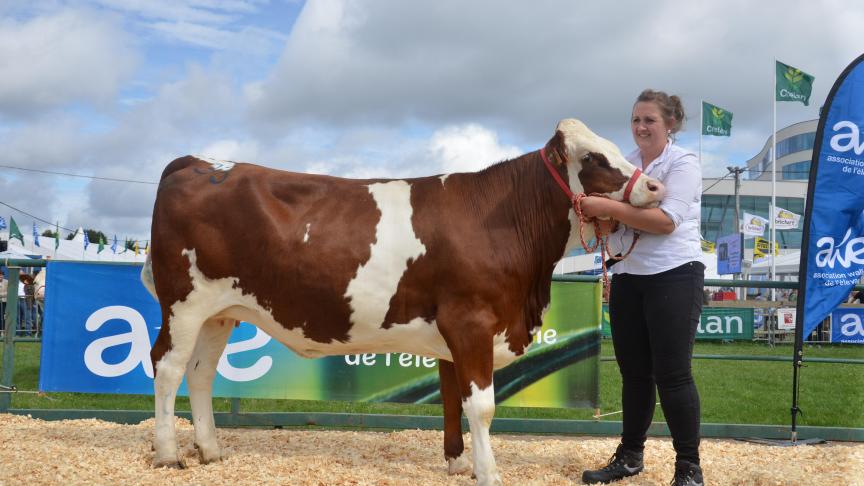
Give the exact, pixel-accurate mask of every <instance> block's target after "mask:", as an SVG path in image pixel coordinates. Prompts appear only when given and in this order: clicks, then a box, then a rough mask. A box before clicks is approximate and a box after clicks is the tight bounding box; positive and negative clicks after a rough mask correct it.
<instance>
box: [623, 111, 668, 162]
mask: <svg viewBox="0 0 864 486" xmlns="http://www.w3.org/2000/svg"><path fill="white" fill-rule="evenodd" d="M630 128H631V129H632V131H633V140H634V141H635V142H636V146H638V147H639V149H640V150H641V151H642V152H649V153H650V152H661V151H662V150H663V147H665V146H666V141H667V137H668V135H669V127H668V126H666V121H665V120H664V119H663V115H662V114H661V113H660V107H659V106H657V103H654V102H653V101H640V102H638V103H636V104H635V105H633V116H631V117H630Z"/></svg>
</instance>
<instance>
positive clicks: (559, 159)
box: [546, 130, 569, 165]
mask: <svg viewBox="0 0 864 486" xmlns="http://www.w3.org/2000/svg"><path fill="white" fill-rule="evenodd" d="M546 147H548V149H547V151H548V152H549V155H550V157H551V158H552V161H553V162H554V163H555V164H556V165H564V164H566V163H567V162H568V159H569V158H568V156H567V145H566V144H565V143H564V132H562V131H561V130H556V131H555V136H554V137H552V140H549V143H548V144H546Z"/></svg>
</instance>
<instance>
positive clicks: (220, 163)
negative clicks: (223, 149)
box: [193, 155, 234, 172]
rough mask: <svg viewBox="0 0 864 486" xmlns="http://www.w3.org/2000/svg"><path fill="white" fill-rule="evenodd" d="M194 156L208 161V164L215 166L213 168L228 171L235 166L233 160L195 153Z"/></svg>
mask: <svg viewBox="0 0 864 486" xmlns="http://www.w3.org/2000/svg"><path fill="white" fill-rule="evenodd" d="M193 157H195V158H196V159H199V160H203V161H204V162H207V163H208V164H210V165H211V166H213V170H221V171H223V172H228V171H229V170H231V169H233V168H234V162H231V161H230V160H219V159H214V158H213V157H204V156H202V155H194V156H193Z"/></svg>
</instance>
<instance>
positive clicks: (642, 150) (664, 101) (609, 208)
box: [582, 90, 705, 485]
mask: <svg viewBox="0 0 864 486" xmlns="http://www.w3.org/2000/svg"><path fill="white" fill-rule="evenodd" d="M683 121H684V108H683V106H682V105H681V100H680V99H679V98H678V97H677V96H669V95H667V94H666V93H663V92H661V91H653V90H645V91H643V92H642V93H641V94H640V95H639V97H638V98H637V100H636V104H635V105H634V106H633V115H632V117H631V128H632V132H633V140H634V141H635V142H636V146H637V147H638V148H637V149H636V150H635V151H634V152H633V153H631V154H630V155H628V156H627V160H629V161H630V162H631V163H633V164H634V165H636V166H637V167H639V168H640V169H642V171H643V172H644V173H645V174H647V175H649V176H651V177H654V178H655V179H659V180H660V181H661V182H663V184H664V185H665V186H666V196H665V197H664V199H663V202H662V203H661V204H660V207H658V208H651V209H644V208H635V207H633V206H630V205H628V204H625V203H622V202H618V201H613V200H611V199H606V198H601V197H587V198H585V199H584V200H583V202H582V211H583V212H584V214H585V215H586V216H589V217H606V218H611V219H613V220H615V221H618V222H620V223H621V224H620V225H619V227H618V228H617V230H615V231H614V232H613V233H612V234H610V235H609V238H610V246H611V247H613V248H616V249H618V250H620V249H625V250H626V249H627V248H629V247H630V243H631V242H632V240H633V238H634V235H635V234H637V233H638V234H639V235H640V236H639V239H638V241H637V243H636V246H635V248H634V249H633V252H632V253H631V254H630V256H629V257H627V258H626V259H624V260H622V261H620V262H619V263H617V264H616V266H615V268H614V274H615V275H614V277H613V279H612V288H611V291H610V301H609V313H610V322H611V326H612V343H613V345H614V347H615V357H616V359H617V361H618V367H619V369H620V371H621V377H622V383H623V384H622V403H623V414H624V415H623V431H622V434H621V444H620V445H619V446H618V449H617V450H616V452H615V454H614V455H613V456H612V459H611V460H610V461H609V463H608V464H607V465H606V466H605V467H603V468H601V469H597V470H593V471H585V472H584V473H583V475H582V481H583V482H585V483H588V484H593V483H608V482H611V481H617V480H619V479H622V478H624V477H627V476H633V475H636V474H638V473H639V472H641V471H642V469H643V463H642V450H643V446H644V444H645V439H646V432H647V430H648V426H649V425H650V424H651V419H652V417H653V416H654V405H655V403H656V392H659V395H660V404H661V406H662V407H663V413H664V414H665V416H666V421H667V424H668V425H669V430H670V432H671V433H672V445H673V446H674V448H675V452H676V462H675V477H674V481H673V484H676V485H701V484H703V479H702V470H701V468H700V467H699V422H700V418H699V413H700V412H699V393H698V391H697V390H696V384H695V383H694V381H693V376H692V374H691V372H690V361H691V359H692V356H693V340H694V338H695V335H696V326H697V325H698V324H699V316H700V314H701V312H702V289H703V282H704V278H705V276H704V272H705V266H704V265H703V264H702V263H701V261H700V259H701V256H702V251H701V246H700V232H699V224H700V221H699V218H700V212H701V209H700V204H701V194H702V170H701V168H700V167H699V162H698V160H697V158H696V156H695V155H694V154H693V153H691V152H689V151H687V150H685V149H683V148H681V147H679V146H677V145H675V144H674V136H675V134H676V133H677V132H678V131H679V130H681V127H682V124H683ZM613 252H614V250H613Z"/></svg>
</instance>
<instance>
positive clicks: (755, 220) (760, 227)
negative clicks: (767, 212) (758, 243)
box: [741, 211, 768, 236]
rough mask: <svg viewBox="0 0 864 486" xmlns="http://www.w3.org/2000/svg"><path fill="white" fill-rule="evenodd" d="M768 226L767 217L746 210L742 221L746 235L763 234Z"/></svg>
mask: <svg viewBox="0 0 864 486" xmlns="http://www.w3.org/2000/svg"><path fill="white" fill-rule="evenodd" d="M767 228H768V220H767V219H765V218H763V217H762V216H756V215H755V214H750V213H748V212H746V211H745V212H744V219H743V220H742V221H741V232H742V233H744V236H762V235H764V234H765V230H766V229H767Z"/></svg>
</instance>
